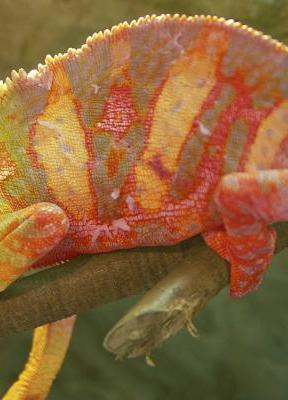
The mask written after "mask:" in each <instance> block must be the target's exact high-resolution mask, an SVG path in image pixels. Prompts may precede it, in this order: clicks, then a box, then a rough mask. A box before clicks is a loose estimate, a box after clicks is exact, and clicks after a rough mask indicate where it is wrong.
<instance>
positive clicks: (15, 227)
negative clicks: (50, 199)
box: [0, 203, 69, 291]
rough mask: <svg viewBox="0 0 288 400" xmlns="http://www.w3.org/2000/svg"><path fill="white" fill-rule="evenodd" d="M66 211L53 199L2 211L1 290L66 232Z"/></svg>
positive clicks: (0, 238) (0, 232)
mask: <svg viewBox="0 0 288 400" xmlns="http://www.w3.org/2000/svg"><path fill="white" fill-rule="evenodd" d="M68 226H69V222H68V218H67V217H66V215H65V213H64V212H63V211H62V210H61V208H59V207H58V206H56V205H55V204H50V203H39V204H34V205H32V206H30V207H27V208H25V209H21V210H18V211H15V212H12V213H9V214H5V215H3V216H1V215H0V291H3V290H4V289H5V288H6V287H7V286H9V285H10V284H11V283H12V282H13V281H15V280H16V279H17V278H18V277H19V276H21V275H22V274H23V273H25V272H26V271H28V270H29V268H30V267H31V266H32V265H33V264H34V263H35V262H36V261H38V260H39V259H40V258H42V257H43V256H44V255H46V254H47V253H48V252H49V251H50V250H52V249H53V248H54V247H55V246H56V245H57V244H58V243H59V242H60V240H61V239H63V238H64V237H65V235H66V233H67V230H68Z"/></svg>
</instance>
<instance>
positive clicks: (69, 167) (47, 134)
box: [33, 73, 94, 220]
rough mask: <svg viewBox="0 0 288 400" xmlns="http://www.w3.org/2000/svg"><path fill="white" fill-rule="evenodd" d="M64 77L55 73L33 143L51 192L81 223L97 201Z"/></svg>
mask: <svg viewBox="0 0 288 400" xmlns="http://www.w3.org/2000/svg"><path fill="white" fill-rule="evenodd" d="M63 76H64V75H63V73H62V74H61V73H60V74H56V81H55V82H53V86H52V91H51V95H50V96H49V100H48V105H47V107H46V108H45V111H44V113H43V114H42V115H41V116H40V117H39V118H38V121H37V125H36V129H35V131H36V132H35V136H34V138H33V144H34V148H35V150H36V152H37V154H38V159H39V162H40V164H42V166H43V168H44V170H45V173H46V177H47V181H48V186H49V191H51V192H52V193H53V195H54V197H55V198H56V199H57V200H59V202H60V204H61V206H63V207H64V209H65V210H66V211H67V212H68V213H70V214H72V215H73V217H74V218H75V219H77V220H80V219H82V218H85V217H86V218H92V216H93V211H94V207H93V204H94V201H93V198H92V195H91V193H90V188H89V175H88V166H87V161H88V154H87V149H86V143H85V133H84V131H83V129H82V127H81V125H80V123H79V120H78V117H77V113H76V109H75V105H74V103H73V97H72V95H71V92H70V91H69V90H68V87H67V85H68V84H67V78H64V77H63ZM61 82H62V83H63V85H62V83H61ZM60 88H61V89H60ZM59 89H60V93H61V95H60V94H59ZM55 92H56V93H55ZM51 100H52V101H51Z"/></svg>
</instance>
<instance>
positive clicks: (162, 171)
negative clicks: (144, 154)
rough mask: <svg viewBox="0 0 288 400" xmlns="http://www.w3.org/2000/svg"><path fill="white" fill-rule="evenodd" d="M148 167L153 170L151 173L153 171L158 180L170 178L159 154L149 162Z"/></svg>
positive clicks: (170, 175) (169, 173)
mask: <svg viewBox="0 0 288 400" xmlns="http://www.w3.org/2000/svg"><path fill="white" fill-rule="evenodd" d="M148 165H149V166H150V167H151V168H152V169H153V171H155V172H156V173H157V174H158V175H159V177H160V178H162V179H169V178H171V177H172V174H171V172H170V171H168V169H167V168H165V167H164V165H163V163H162V160H161V157H160V155H159V154H158V155H157V156H155V157H154V158H153V160H150V161H149V162H148Z"/></svg>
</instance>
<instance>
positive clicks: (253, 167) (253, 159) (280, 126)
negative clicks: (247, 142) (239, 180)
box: [246, 101, 288, 172]
mask: <svg viewBox="0 0 288 400" xmlns="http://www.w3.org/2000/svg"><path fill="white" fill-rule="evenodd" d="M287 117H288V101H284V102H283V103H282V104H281V105H280V106H279V107H278V108H276V109H275V110H274V111H272V113H271V114H270V115H268V117H267V118H266V119H264V120H263V121H262V123H261V125H260V126H259V128H258V131H257V134H256V139H255V142H254V143H253V145H252V146H251V149H250V154H249V158H248V162H247V164H246V171H248V172H252V171H257V170H259V169H261V170H263V169H269V168H270V166H271V164H272V162H273V160H274V158H275V153H276V152H277V151H278V150H279V145H280V144H281V142H282V141H283V140H284V139H285V138H286V137H287V134H288V125H287Z"/></svg>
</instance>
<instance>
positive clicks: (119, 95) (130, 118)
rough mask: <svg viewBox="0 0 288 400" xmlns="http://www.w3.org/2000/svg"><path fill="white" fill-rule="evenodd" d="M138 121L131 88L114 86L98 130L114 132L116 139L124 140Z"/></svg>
mask: <svg viewBox="0 0 288 400" xmlns="http://www.w3.org/2000/svg"><path fill="white" fill-rule="evenodd" d="M136 119H137V114H136V112H135V109H134V105H133V100H132V93H131V88H130V87H129V86H116V85H115V86H112V88H111V92H110V95H109V97H108V99H107V101H106V103H105V105H104V109H103V114H102V119H101V122H100V123H98V125H97V126H98V128H100V129H103V130H105V131H108V132H113V135H114V137H115V138H116V139H122V138H123V136H124V135H125V133H126V132H127V129H128V128H129V127H130V126H131V124H132V123H133V122H134V121H135V120H136Z"/></svg>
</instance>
